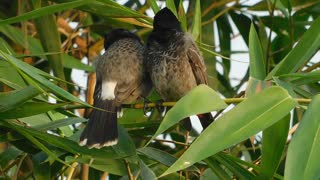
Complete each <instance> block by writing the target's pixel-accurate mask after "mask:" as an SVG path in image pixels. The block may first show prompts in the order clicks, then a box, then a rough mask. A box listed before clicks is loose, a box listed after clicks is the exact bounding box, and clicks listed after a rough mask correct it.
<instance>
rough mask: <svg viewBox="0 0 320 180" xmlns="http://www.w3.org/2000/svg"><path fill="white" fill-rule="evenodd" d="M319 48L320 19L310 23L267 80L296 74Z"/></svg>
mask: <svg viewBox="0 0 320 180" xmlns="http://www.w3.org/2000/svg"><path fill="white" fill-rule="evenodd" d="M319 48H320V17H318V18H317V19H316V20H315V21H314V22H313V23H312V25H311V27H310V28H309V29H308V30H307V31H306V32H305V33H304V34H303V36H302V37H301V39H300V41H299V42H298V44H297V45H296V46H295V47H294V48H293V49H292V50H291V51H290V52H289V54H288V55H287V56H286V57H285V58H284V59H283V60H282V61H281V62H280V63H279V64H277V65H276V67H275V68H274V69H273V70H272V71H271V72H270V73H269V74H268V76H267V79H270V78H272V76H279V75H283V74H288V73H293V72H296V71H297V70H298V69H299V68H301V66H303V65H304V64H305V63H307V62H308V61H309V60H310V59H311V57H312V56H313V55H314V54H315V53H316V52H317V51H318V50H319Z"/></svg>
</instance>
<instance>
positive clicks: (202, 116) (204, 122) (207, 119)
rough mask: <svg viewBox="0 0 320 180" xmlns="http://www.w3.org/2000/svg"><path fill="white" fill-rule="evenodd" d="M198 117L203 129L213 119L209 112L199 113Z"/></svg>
mask: <svg viewBox="0 0 320 180" xmlns="http://www.w3.org/2000/svg"><path fill="white" fill-rule="evenodd" d="M198 118H199V120H200V123H201V126H202V128H203V129H206V128H207V127H208V126H209V125H210V124H211V123H212V122H213V121H214V118H213V116H212V114H211V113H205V114H199V115H198Z"/></svg>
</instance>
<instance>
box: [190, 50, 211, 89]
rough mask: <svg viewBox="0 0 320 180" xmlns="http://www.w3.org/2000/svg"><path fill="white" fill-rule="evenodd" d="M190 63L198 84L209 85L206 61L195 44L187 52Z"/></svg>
mask: <svg viewBox="0 0 320 180" xmlns="http://www.w3.org/2000/svg"><path fill="white" fill-rule="evenodd" d="M187 56H188V58H189V63H190V65H191V68H192V71H193V74H194V76H195V78H196V81H197V84H208V75H207V70H206V66H205V64H204V60H203V58H202V56H201V55H200V52H199V50H198V48H197V47H196V46H195V44H193V45H192V46H191V47H190V48H189V49H188V51H187Z"/></svg>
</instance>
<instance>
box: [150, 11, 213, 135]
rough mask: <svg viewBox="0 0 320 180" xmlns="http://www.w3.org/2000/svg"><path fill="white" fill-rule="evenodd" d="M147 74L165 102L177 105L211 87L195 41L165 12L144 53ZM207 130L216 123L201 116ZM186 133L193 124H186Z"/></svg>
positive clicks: (159, 16)
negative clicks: (201, 88)
mask: <svg viewBox="0 0 320 180" xmlns="http://www.w3.org/2000/svg"><path fill="white" fill-rule="evenodd" d="M144 58H145V63H146V68H147V71H148V72H149V74H150V77H151V80H152V82H153V86H154V87H155V90H156V91H157V92H158V93H159V94H160V96H161V98H162V99H163V100H165V101H177V100H179V99H180V98H181V97H183V96H184V95H185V94H186V93H188V92H189V91H190V90H191V89H193V88H194V87H196V86H197V85H199V84H208V75H207V72H206V66H205V64H204V60H203V58H202V56H201V54H200V52H199V49H198V48H197V46H196V44H195V42H194V40H193V39H192V37H191V36H190V35H189V34H187V33H184V32H183V31H182V29H181V26H180V23H179V21H178V19H177V18H176V16H175V15H174V14H173V13H172V12H171V11H170V10H169V9H168V8H163V9H162V10H160V11H159V12H158V13H157V14H156V15H155V17H154V21H153V31H152V32H151V34H150V36H149V38H148V41H147V45H146V50H145V53H144ZM198 117H199V119H200V122H201V124H202V126H203V128H206V127H207V126H208V125H209V124H210V123H211V122H212V121H213V120H214V119H213V117H212V116H211V114H210V113H206V114H201V115H198ZM183 123H184V127H185V128H186V130H189V131H190V130H191V122H190V120H189V118H188V119H185V120H184V121H183Z"/></svg>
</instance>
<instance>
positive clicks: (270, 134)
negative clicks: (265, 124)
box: [258, 114, 290, 179]
mask: <svg viewBox="0 0 320 180" xmlns="http://www.w3.org/2000/svg"><path fill="white" fill-rule="evenodd" d="M289 125H290V114H288V115H287V116H285V117H284V118H282V119H281V120H280V121H278V122H276V123H275V124H274V125H272V126H270V127H269V128H267V129H265V130H264V131H263V134H262V158H261V175H260V176H259V177H258V179H259V178H260V179H272V177H273V175H274V173H275V172H276V170H277V168H278V166H279V164H280V161H281V157H282V153H283V151H284V149H285V146H286V143H287V137H288V131H289Z"/></svg>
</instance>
